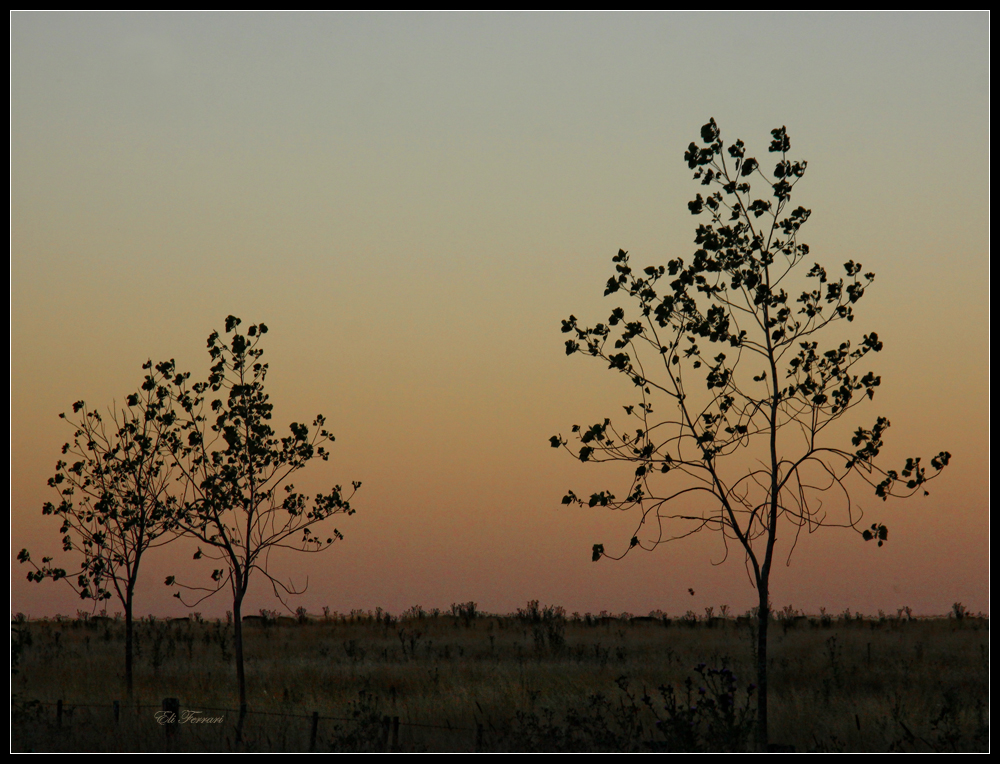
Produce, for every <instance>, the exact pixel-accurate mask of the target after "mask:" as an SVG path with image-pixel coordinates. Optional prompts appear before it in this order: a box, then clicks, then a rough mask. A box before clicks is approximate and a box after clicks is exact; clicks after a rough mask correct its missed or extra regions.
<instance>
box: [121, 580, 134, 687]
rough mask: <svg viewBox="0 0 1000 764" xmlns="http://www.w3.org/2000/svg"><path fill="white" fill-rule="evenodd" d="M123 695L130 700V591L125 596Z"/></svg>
mask: <svg viewBox="0 0 1000 764" xmlns="http://www.w3.org/2000/svg"><path fill="white" fill-rule="evenodd" d="M123 604H124V606H125V694H126V697H128V699H129V700H131V699H132V590H131V588H130V589H129V590H128V592H127V593H126V596H125V602H124V603H123Z"/></svg>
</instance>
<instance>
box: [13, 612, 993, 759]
mask: <svg viewBox="0 0 1000 764" xmlns="http://www.w3.org/2000/svg"><path fill="white" fill-rule="evenodd" d="M786 611H787V612H785V613H783V614H782V616H781V617H780V618H778V619H777V620H776V622H775V624H774V625H773V626H772V627H771V629H770V630H769V637H770V642H771V646H770V650H769V656H770V657H769V660H770V672H771V673H770V686H771V706H770V708H771V727H770V736H771V740H772V741H773V742H775V743H777V744H779V745H780V746H785V747H794V749H795V750H796V751H893V750H897V751H977V750H979V751H985V750H987V748H988V733H989V730H988V719H989V706H988V703H989V690H988V680H989V647H988V645H989V622H988V620H987V619H985V618H982V617H970V616H968V615H966V614H964V613H959V615H961V616H962V617H960V618H956V617H951V618H939V619H910V618H908V617H906V616H905V615H904V616H903V617H902V618H879V619H866V618H860V617H857V616H849V615H843V616H840V617H837V618H830V617H827V616H823V617H821V618H805V617H802V616H800V615H798V614H796V613H794V612H793V611H791V610H790V609H786ZM244 634H245V639H246V642H247V647H246V655H247V682H248V691H249V696H250V702H249V709H248V715H247V717H246V720H245V722H244V725H243V730H242V738H241V739H238V735H237V722H238V719H239V713H238V709H237V705H236V700H235V695H236V693H235V671H234V668H233V636H232V625H231V624H227V623H225V622H221V623H220V622H206V621H200V620H195V619H192V620H185V621H180V622H177V621H162V620H144V621H143V622H142V623H141V624H139V625H138V626H137V629H136V662H135V664H136V665H135V693H134V696H133V698H132V699H131V700H130V701H129V700H126V698H125V697H124V681H123V677H122V674H123V664H124V658H123V649H124V648H123V644H124V627H123V625H122V624H121V623H120V622H116V621H113V620H103V619H77V620H67V619H63V620H49V621H22V622H17V623H15V624H14V625H13V626H12V644H13V657H14V667H13V668H14V671H15V673H14V674H13V675H12V729H11V745H12V749H13V750H16V751H29V750H30V751H164V750H176V751H228V750H251V751H307V750H310V749H313V750H317V751H331V750H354V751H366V750H386V749H396V750H403V751H472V750H483V751H491V750H492V751H502V750H503V751H662V750H694V751H697V750H734V751H739V750H750V749H752V748H753V747H754V740H753V723H752V722H753V713H754V708H755V700H756V699H755V696H754V691H753V686H752V683H753V681H754V680H755V673H756V672H755V665H756V664H755V659H754V656H753V646H754V644H755V641H754V639H755V638H754V625H753V622H752V621H750V620H749V619H733V618H710V617H703V618H697V619H696V618H694V617H693V614H689V616H688V617H686V618H682V619H669V618H665V617H662V616H655V617H650V618H641V619H637V618H630V617H627V616H623V617H617V618H616V617H607V616H603V617H592V616H584V617H567V616H566V615H565V614H564V613H563V612H562V610H561V609H560V608H551V607H550V608H540V607H538V604H537V603H529V605H528V607H526V608H524V609H523V610H520V611H519V612H518V613H517V614H512V615H509V616H490V615H485V614H482V613H477V612H476V610H475V608H474V606H472V605H471V603H470V604H469V605H466V606H455V607H453V608H452V612H451V613H449V614H439V613H438V614H428V613H425V612H424V611H422V610H420V609H419V608H414V609H411V611H408V612H407V613H406V614H405V615H404V616H403V617H392V616H388V615H387V614H384V613H354V614H352V615H350V616H340V615H330V616H327V617H320V618H302V619H301V620H300V621H298V622H296V621H295V620H293V619H274V618H271V619H267V620H265V621H264V622H256V623H247V625H246V628H245V631H244ZM165 698H175V699H177V700H178V701H179V706H178V710H179V714H180V716H179V720H180V721H181V723H179V724H160V723H159V722H160V721H162V720H164V718H165V717H164V716H163V715H162V713H161V712H162V709H163V701H164V699H165ZM59 701H62V704H61V711H60V707H59V705H58V702H59ZM115 701H118V710H117V712H115V710H114V704H115Z"/></svg>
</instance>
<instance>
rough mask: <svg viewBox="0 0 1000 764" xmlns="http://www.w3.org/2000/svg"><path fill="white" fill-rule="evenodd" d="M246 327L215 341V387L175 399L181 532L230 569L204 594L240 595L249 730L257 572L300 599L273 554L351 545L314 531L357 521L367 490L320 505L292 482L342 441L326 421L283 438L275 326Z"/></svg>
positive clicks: (237, 613)
mask: <svg viewBox="0 0 1000 764" xmlns="http://www.w3.org/2000/svg"><path fill="white" fill-rule="evenodd" d="M240 323H241V321H240V319H238V318H236V317H235V316H229V317H228V318H227V319H226V334H227V335H232V336H231V337H230V338H229V339H228V341H223V340H222V339H221V338H220V337H219V334H218V332H213V333H212V334H211V336H210V337H209V338H208V349H209V354H210V355H211V358H212V361H213V366H212V368H211V372H210V375H209V378H208V381H207V382H202V383H198V384H195V385H193V386H192V387H191V388H190V389H188V387H187V385H186V383H185V382H184V381H183V380H181V384H179V385H177V386H176V387H175V390H174V397H175V399H176V401H177V404H178V408H179V410H180V412H181V413H180V421H179V439H178V440H177V441H176V442H177V443H178V446H179V447H178V449H177V452H176V456H177V466H178V469H179V471H180V473H181V475H182V485H183V500H182V505H181V512H180V514H179V525H180V527H181V528H182V529H183V531H184V532H185V533H187V534H188V535H189V536H192V537H194V538H195V539H197V540H198V541H200V542H201V543H202V544H204V545H205V546H206V547H207V550H205V551H203V550H202V549H200V548H199V550H198V553H197V554H196V555H195V559H198V558H200V557H202V556H204V557H207V558H210V559H213V560H217V561H220V562H221V567H220V568H217V569H216V570H214V571H213V573H212V580H213V581H214V584H213V585H212V586H210V587H204V588H200V590H201V591H204V592H207V594H205V595H204V596H211V595H212V594H215V593H216V592H217V591H219V590H220V589H222V588H223V587H225V586H229V587H230V589H231V591H232V595H233V626H234V644H235V653H236V677H237V685H238V688H239V698H240V709H241V713H240V729H242V724H243V718H244V716H245V714H246V702H247V694H246V678H245V674H244V664H243V628H242V609H243V600H244V597H245V596H246V593H247V590H248V588H249V586H250V580H251V577H252V576H253V574H254V572H255V571H256V572H258V573H259V574H261V575H262V576H264V577H265V578H266V579H267V580H268V581H270V582H271V585H272V587H273V589H274V593H275V595H276V596H278V597H279V599H281V598H282V597H283V594H295V593H297V592H295V591H294V590H293V589H292V588H291V587H290V586H286V585H285V584H283V583H282V582H281V581H279V580H278V579H277V578H275V577H274V576H273V575H272V574H271V572H270V570H269V569H268V556H269V555H270V553H271V552H272V551H274V550H275V549H295V550H299V551H310V552H319V551H322V550H324V549H326V548H328V547H329V546H330V545H331V544H333V542H334V541H335V540H337V539H340V538H342V536H341V534H340V532H339V531H337V530H336V529H334V530H332V531H331V532H330V535H329V536H327V537H326V538H325V539H323V538H319V537H317V536H315V535H313V528H314V526H316V525H318V524H320V523H322V522H323V521H324V520H326V519H328V518H329V517H331V516H333V515H336V514H347V515H351V514H354V510H353V509H352V508H351V505H350V501H349V500H350V499H351V497H352V496H353V494H354V492H355V491H357V489H358V488H359V487H360V485H361V484H360V483H353V484H352V489H351V491H350V492H347V493H345V492H344V491H343V490H342V489H341V487H340V486H336V487H334V488H333V489H332V490H331V491H330V492H329V493H327V494H319V495H317V496H315V497H314V498H313V499H311V500H310V499H307V498H306V497H305V496H304V495H302V494H300V493H296V492H295V489H294V486H293V485H292V484H290V483H288V479H289V478H290V477H291V476H292V474H293V473H295V472H297V471H298V470H300V469H302V468H303V467H305V466H306V464H307V463H308V462H309V461H310V460H312V459H313V458H314V457H320V458H321V459H322V460H323V461H327V460H328V459H329V453H328V452H327V451H326V449H325V448H324V447H323V446H324V444H325V443H328V442H332V441H333V436H332V435H331V434H330V433H329V432H327V430H326V429H325V428H324V424H325V422H324V419H323V417H322V416H317V417H316V419H315V421H314V422H313V424H312V427H313V430H312V432H311V433H310V429H309V428H308V427H307V426H306V425H304V424H298V423H294V422H293V423H292V425H291V427H290V434H289V435H288V436H287V437H284V438H281V439H280V440H279V439H278V438H277V437H276V435H275V433H274V430H273V429H271V425H270V420H271V410H272V405H271V403H270V401H269V399H268V396H267V394H266V393H265V391H264V379H265V377H266V375H267V364H266V363H262V362H261V360H260V359H261V356H262V355H263V353H264V351H263V349H262V348H260V347H259V345H260V341H261V338H262V337H263V335H264V334H265V333H266V332H267V327H266V326H265V325H264V324H257V325H253V326H250V327H249V329H248V330H247V333H246V334H245V335H244V334H241V333H240V332H239V331H238V330H237V327H238V326H239V325H240ZM215 396H218V397H215ZM209 399H211V400H210V402H209ZM206 403H208V409H209V411H207V412H206V411H205V405H206ZM176 583H177V582H176V580H175V578H174V577H173V576H171V577H169V578H168V579H167V584H168V585H174V584H176ZM184 588H186V589H188V590H198V589H199V588H196V587H190V586H185V587H184ZM175 596H177V597H178V598H180V597H181V593H180V592H178V593H177V594H176V595H175ZM204 596H203V597H202V598H204Z"/></svg>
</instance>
